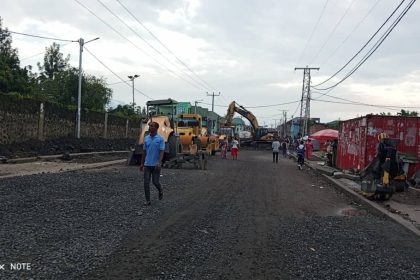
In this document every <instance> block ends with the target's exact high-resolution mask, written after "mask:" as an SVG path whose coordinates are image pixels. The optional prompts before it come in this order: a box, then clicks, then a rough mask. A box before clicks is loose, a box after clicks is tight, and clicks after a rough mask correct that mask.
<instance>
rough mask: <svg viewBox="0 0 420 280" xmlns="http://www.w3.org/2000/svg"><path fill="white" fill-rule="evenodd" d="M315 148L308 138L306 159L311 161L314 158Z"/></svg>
mask: <svg viewBox="0 0 420 280" xmlns="http://www.w3.org/2000/svg"><path fill="white" fill-rule="evenodd" d="M313 148H314V146H313V144H312V141H311V139H309V138H308V140H307V141H306V143H305V158H306V159H307V160H310V159H311V158H312V150H313Z"/></svg>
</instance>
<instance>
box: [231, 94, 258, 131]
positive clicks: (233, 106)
mask: <svg viewBox="0 0 420 280" xmlns="http://www.w3.org/2000/svg"><path fill="white" fill-rule="evenodd" d="M235 112H236V113H238V114H239V115H241V116H243V117H244V118H246V119H247V120H248V121H249V122H250V123H251V125H252V128H253V129H254V131H255V130H256V129H257V128H258V121H257V118H256V117H255V116H254V114H252V113H251V112H250V111H248V110H247V109H245V108H244V107H242V106H239V107H238V106H236V102H235V101H232V102H231V103H230V104H229V107H228V110H227V114H226V122H225V126H231V125H232V120H233V115H234V114H235Z"/></svg>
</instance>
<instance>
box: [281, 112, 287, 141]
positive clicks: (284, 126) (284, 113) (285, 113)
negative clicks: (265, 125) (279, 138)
mask: <svg viewBox="0 0 420 280" xmlns="http://www.w3.org/2000/svg"><path fill="white" fill-rule="evenodd" d="M279 111H282V112H283V131H282V134H283V137H286V122H287V120H286V118H287V111H289V110H279Z"/></svg>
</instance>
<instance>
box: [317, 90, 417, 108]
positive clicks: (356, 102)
mask: <svg viewBox="0 0 420 280" xmlns="http://www.w3.org/2000/svg"><path fill="white" fill-rule="evenodd" d="M313 93H318V94H319V93H320V92H316V91H313ZM324 95H325V96H328V97H330V98H333V99H339V100H343V101H347V102H350V103H352V104H355V105H366V106H378V107H381V108H407V109H420V107H414V106H404V105H401V106H392V105H379V104H368V103H363V102H358V101H354V100H350V99H345V98H341V97H337V96H332V95H328V94H325V93H322V96H324ZM312 100H319V98H317V99H312ZM321 101H322V100H321Z"/></svg>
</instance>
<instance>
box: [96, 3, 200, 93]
mask: <svg viewBox="0 0 420 280" xmlns="http://www.w3.org/2000/svg"><path fill="white" fill-rule="evenodd" d="M96 1H97V2H98V3H99V4H101V5H102V6H103V7H104V8H105V9H106V10H107V11H108V12H109V13H111V14H112V15H113V16H114V17H116V18H117V19H118V20H119V21H120V22H121V23H122V24H124V25H125V26H126V27H127V28H128V29H130V30H131V31H132V32H133V33H134V34H136V35H137V36H138V37H139V38H140V39H141V40H142V41H143V42H144V43H146V44H147V45H148V46H149V47H150V48H151V49H153V50H154V51H155V52H156V53H157V54H159V55H160V56H161V57H163V58H164V59H165V60H166V61H168V62H169V63H170V64H171V65H172V66H174V67H175V68H177V69H178V70H180V71H181V72H182V73H184V74H185V75H186V76H187V77H188V78H190V79H191V80H192V81H193V82H195V83H197V84H199V85H200V86H201V87H203V88H205V89H207V86H206V85H205V84H203V83H202V82H201V81H196V80H195V79H194V78H193V77H192V76H190V74H189V73H187V72H185V71H184V70H183V69H181V68H180V67H179V66H178V65H177V64H175V63H174V62H173V61H171V60H170V59H169V58H168V57H166V56H165V55H164V54H163V53H162V52H161V51H159V50H158V49H156V48H155V47H154V46H153V45H152V44H150V43H149V42H148V41H147V40H146V39H144V38H143V37H142V36H141V35H140V34H139V33H138V32H137V31H136V30H134V29H133V28H132V27H131V26H129V25H128V24H127V23H126V22H125V21H124V20H123V19H122V18H121V17H119V16H118V15H117V14H115V13H114V12H113V11H112V10H111V9H110V8H109V7H108V6H107V5H105V4H104V3H103V2H102V1H101V0H96Z"/></svg>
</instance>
